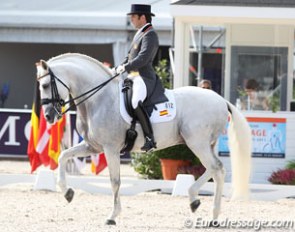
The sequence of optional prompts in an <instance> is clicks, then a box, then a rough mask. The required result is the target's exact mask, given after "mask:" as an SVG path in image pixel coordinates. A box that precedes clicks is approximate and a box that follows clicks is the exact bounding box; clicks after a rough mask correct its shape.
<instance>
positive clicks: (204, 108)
mask: <svg viewBox="0 0 295 232" xmlns="http://www.w3.org/2000/svg"><path fill="white" fill-rule="evenodd" d="M110 77H111V71H110V70H109V69H108V68H106V67H104V66H103V65H102V64H101V63H100V62H98V61H97V60H95V59H93V58H90V57H88V56H85V55H81V54H71V53H70V54H63V55H60V56H57V57H54V58H51V59H50V60H48V61H47V62H45V61H43V60H41V61H40V63H39V64H38V65H37V80H38V81H39V83H40V91H41V99H43V100H42V101H43V109H44V112H45V117H46V120H47V121H48V122H50V123H53V122H55V121H56V120H57V119H58V117H60V114H61V105H63V104H64V101H63V100H64V99H67V97H68V95H69V93H70V94H71V96H72V97H73V99H74V101H75V103H76V104H77V122H76V124H77V130H78V132H79V133H80V134H81V136H82V137H83V138H84V140H83V142H81V143H80V144H78V145H76V146H74V147H72V148H69V149H67V150H65V151H62V153H61V154H60V156H59V168H58V181H57V182H58V184H59V186H60V188H61V190H62V192H63V194H64V196H65V197H66V199H67V200H68V201H69V202H70V201H71V200H72V198H73V195H74V191H73V190H72V189H71V188H68V187H67V184H66V176H65V165H66V162H67V160H68V159H70V158H72V157H86V156H89V155H91V154H93V153H99V152H102V151H104V153H105V155H106V159H107V163H108V168H109V173H110V180H111V185H112V191H113V200H114V202H113V203H114V206H113V210H112V212H111V214H110V216H109V217H108V218H107V221H106V223H107V224H109V225H115V224H116V222H115V218H116V217H117V216H118V214H119V213H120V211H121V204H120V198H119V188H120V183H121V181H120V149H121V148H122V147H123V145H124V140H125V132H126V130H127V129H128V128H129V126H130V125H128V124H127V123H126V122H125V121H124V120H123V118H122V117H121V116H120V111H119V104H120V103H119V88H118V80H117V79H114V80H112V81H109V82H108V84H107V85H106V81H108V80H110ZM101 83H104V84H103V85H101V86H99V88H98V90H100V91H98V90H96V91H97V92H96V93H95V94H93V95H92V96H91V97H90V98H87V100H85V101H83V102H82V103H81V104H79V101H80V99H86V96H85V95H83V93H85V92H87V91H88V90H90V89H92V88H93V87H95V86H97V85H99V84H101ZM102 87H104V88H102ZM90 92H91V91H90ZM173 93H174V96H175V101H176V106H177V113H176V117H175V118H174V119H173V120H172V121H170V122H165V123H157V124H154V125H153V129H154V135H155V140H156V142H157V147H158V149H163V148H165V147H169V146H172V145H175V144H181V143H185V144H187V146H188V147H189V148H190V149H191V150H192V151H193V152H194V153H195V154H196V156H197V157H198V158H199V159H200V161H201V162H202V164H203V165H204V166H205V167H206V171H205V173H204V174H203V175H202V176H201V177H200V178H199V179H198V180H197V181H196V182H195V183H194V184H193V185H192V186H191V187H190V188H189V201H190V207H191V210H192V211H193V212H194V211H195V210H196V209H197V208H198V206H199V205H200V200H199V199H198V191H199V189H200V187H201V186H202V185H203V184H205V183H206V182H207V181H208V180H209V179H210V178H212V177H213V179H214V182H215V186H216V187H215V196H214V207H213V220H217V218H218V215H219V212H220V205H221V196H222V191H223V184H224V176H225V170H224V168H223V165H222V163H221V161H220V160H219V159H218V157H217V156H216V154H214V146H215V144H216V141H217V139H218V136H219V135H220V134H221V132H222V131H224V129H225V126H226V123H227V121H228V117H229V115H230V116H231V120H230V125H229V145H230V150H231V154H232V155H231V161H232V184H233V196H232V197H233V198H247V197H248V190H249V176H250V157H251V133H250V128H249V125H248V123H247V121H246V119H245V118H244V116H243V115H242V114H241V113H240V112H239V111H238V110H237V109H236V108H235V107H234V106H233V105H232V104H231V103H229V102H228V101H226V100H225V99H224V98H222V97H221V96H219V95H218V94H216V93H215V92H214V91H211V90H205V89H201V88H199V87H192V86H191V87H181V88H177V89H174V90H173ZM89 94H90V93H89ZM89 94H88V95H89ZM80 95H82V96H83V97H82V98H80V99H76V98H77V97H79V96H80ZM229 113H230V114H229ZM136 128H137V130H138V134H139V136H138V138H137V140H136V142H135V145H134V148H133V150H132V151H135V152H140V147H141V145H142V144H143V142H144V138H143V134H142V129H141V127H140V126H139V125H137V127H136Z"/></svg>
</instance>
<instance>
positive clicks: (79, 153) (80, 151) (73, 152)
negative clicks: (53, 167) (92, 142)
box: [57, 141, 94, 202]
mask: <svg viewBox="0 0 295 232" xmlns="http://www.w3.org/2000/svg"><path fill="white" fill-rule="evenodd" d="M93 153H94V152H93V150H92V149H90V148H89V146H88V145H87V144H86V143H85V142H84V141H82V142H81V143H79V144H78V145H76V146H74V147H71V148H69V149H67V150H64V151H62V152H61V154H60V156H59V158H58V177H57V183H58V185H59V187H60V189H61V191H62V193H63V194H64V197H65V198H66V199H67V201H68V202H71V201H72V199H73V197H74V191H73V190H72V189H71V188H69V189H68V187H67V182H66V164H67V161H68V160H69V159H70V158H73V157H87V156H90V155H91V154H93Z"/></svg>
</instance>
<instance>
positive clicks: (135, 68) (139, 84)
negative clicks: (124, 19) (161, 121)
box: [116, 4, 159, 151]
mask: <svg viewBox="0 0 295 232" xmlns="http://www.w3.org/2000/svg"><path fill="white" fill-rule="evenodd" d="M127 15H130V20H131V23H132V24H133V26H134V27H135V28H136V29H138V31H137V33H136V34H135V36H134V38H133V41H132V44H131V48H130V50H129V52H128V56H127V57H126V58H125V60H124V61H123V63H122V64H121V65H119V66H118V67H117V68H116V72H117V73H123V72H124V71H127V72H128V78H130V79H132V81H133V96H132V107H133V109H134V112H135V115H136V117H137V119H138V120H139V122H140V124H141V127H142V130H143V133H144V137H145V144H144V145H143V147H141V150H142V151H149V150H151V149H152V148H156V142H155V139H154V135H153V128H152V125H151V122H150V119H149V116H148V114H147V112H146V110H145V109H144V107H143V105H142V102H143V101H144V100H145V99H146V97H147V96H150V94H151V93H152V91H153V89H154V88H155V84H156V74H155V71H154V69H153V67H152V63H153V60H154V57H155V55H156V53H157V51H158V48H159V39H158V36H157V34H156V32H155V31H154V29H153V27H152V24H151V22H152V16H155V15H154V14H153V13H151V6H150V5H142V4H132V5H131V12H130V13H128V14H127Z"/></svg>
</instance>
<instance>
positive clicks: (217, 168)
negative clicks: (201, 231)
mask: <svg viewBox="0 0 295 232" xmlns="http://www.w3.org/2000/svg"><path fill="white" fill-rule="evenodd" d="M188 146H189V147H190V148H191V150H192V151H193V152H194V153H195V154H198V158H199V159H200V161H201V163H202V164H203V165H204V167H205V168H206V171H205V173H204V174H203V175H202V176H201V177H200V178H198V180H197V181H196V182H195V183H194V184H193V185H192V186H191V187H190V188H189V200H190V206H191V210H192V211H193V212H195V211H196V209H197V208H198V206H199V205H200V200H198V199H197V196H198V192H199V190H200V188H201V187H202V186H203V185H204V184H205V183H206V182H207V181H208V180H209V179H210V178H211V177H213V179H214V181H215V195H214V207H213V220H217V218H218V215H219V212H220V205H221V196H222V190H223V183H224V174H225V172H224V169H223V166H222V163H221V162H220V161H219V159H217V157H216V156H215V155H214V152H213V148H214V145H212V146H210V145H208V146H206V145H205V146H204V144H202V145H201V146H190V145H188Z"/></svg>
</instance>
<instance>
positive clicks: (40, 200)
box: [0, 160, 295, 232]
mask: <svg viewBox="0 0 295 232" xmlns="http://www.w3.org/2000/svg"><path fill="white" fill-rule="evenodd" d="M29 172H30V168H29V166H28V163H27V162H11V161H3V160H0V173H1V174H3V173H24V174H28V173H29ZM86 172H87V173H85V174H84V175H91V174H90V172H88V171H86ZM102 175H108V174H107V171H104V172H103V173H102ZM122 175H123V176H124V175H125V176H136V173H134V171H133V170H132V168H130V167H129V166H128V165H122ZM75 193H76V194H75V198H74V200H73V201H72V202H71V203H70V204H69V203H67V202H66V201H65V199H64V198H63V196H62V194H61V193H60V191H59V190H58V191H57V192H50V191H36V190H33V186H32V185H31V184H28V183H17V184H8V185H3V186H0V231H1V232H2V231H3V232H4V231H5V232H19V231H23V232H33V231H42V232H43V231H44V232H47V231H48V232H51V231H52V232H56V231H58V232H73V231H77V232H82V231H85V232H88V231H89V232H92V231H93V232H94V231H95V232H97V231H126V232H129V231H139V232H141V231H153V232H157V231H167V232H168V231H169V232H170V231H208V232H211V231H255V229H257V226H258V223H261V222H265V223H276V221H277V222H278V223H280V224H282V223H281V222H280V220H282V221H288V220H291V221H292V222H293V227H292V228H289V229H288V228H287V229H286V228H262V229H261V231H295V200H294V199H281V200H278V201H275V202H271V201H249V202H231V201H229V199H227V198H223V199H222V212H221V214H220V220H221V223H224V224H225V223H227V224H229V223H232V224H235V223H237V221H239V220H242V222H241V223H243V226H242V227H245V226H246V225H245V224H246V223H247V224H249V226H250V227H251V225H252V228H250V227H249V228H232V229H230V228H228V227H227V228H219V229H215V228H198V229H196V228H194V226H195V225H197V224H198V223H200V222H204V223H206V222H208V221H210V220H211V218H212V207H213V197H209V196H202V197H200V199H201V206H200V207H199V209H198V210H197V212H196V213H195V214H192V213H191V212H190V210H189V202H188V198H187V197H172V196H171V195H168V194H162V193H160V192H147V193H141V194H138V195H136V196H122V197H121V203H122V212H121V214H120V216H119V217H118V218H117V220H116V221H117V225H116V226H106V225H104V222H105V220H106V218H107V216H108V214H109V213H110V212H111V209H112V197H111V196H109V195H102V194H90V193H87V192H83V191H82V190H75ZM190 227H192V228H190Z"/></svg>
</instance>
